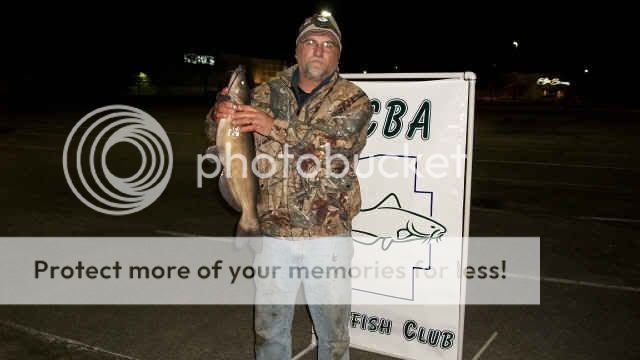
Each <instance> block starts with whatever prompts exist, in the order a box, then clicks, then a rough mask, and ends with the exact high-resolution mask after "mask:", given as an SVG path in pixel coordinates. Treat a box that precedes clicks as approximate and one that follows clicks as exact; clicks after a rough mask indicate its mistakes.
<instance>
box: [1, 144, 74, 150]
mask: <svg viewBox="0 0 640 360" xmlns="http://www.w3.org/2000/svg"><path fill="white" fill-rule="evenodd" d="M0 147H4V148H12V149H26V150H48V151H58V150H62V149H57V148H52V147H47V146H37V145H13V144H0Z"/></svg>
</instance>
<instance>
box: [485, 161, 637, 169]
mask: <svg viewBox="0 0 640 360" xmlns="http://www.w3.org/2000/svg"><path fill="white" fill-rule="evenodd" d="M475 162H479V163H495V164H511V165H534V166H555V167H573V168H583V169H606V170H627V171H640V169H639V168H628V167H616V166H598V165H581V164H562V163H550V162H538V161H511V160H490V159H483V160H475Z"/></svg>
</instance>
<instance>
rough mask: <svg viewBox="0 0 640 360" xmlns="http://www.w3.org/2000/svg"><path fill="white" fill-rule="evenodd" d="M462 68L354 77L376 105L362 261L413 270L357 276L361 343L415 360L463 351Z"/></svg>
mask: <svg viewBox="0 0 640 360" xmlns="http://www.w3.org/2000/svg"><path fill="white" fill-rule="evenodd" d="M457 75H458V76H457V78H456V76H448V77H449V78H446V79H434V80H426V79H425V80H397V79H396V80H393V79H390V80H389V81H381V80H380V77H381V76H380V75H371V77H372V78H373V79H371V78H369V79H367V78H366V77H365V78H363V77H358V80H356V79H353V80H354V81H355V82H356V83H357V84H358V85H359V86H360V87H361V88H362V89H363V90H364V91H365V92H366V93H367V95H368V96H369V98H370V99H371V102H372V106H373V107H374V111H375V114H374V116H373V119H372V122H371V123H370V126H369V137H368V141H367V146H366V147H365V149H364V151H363V153H362V154H361V157H360V160H359V163H358V175H359V177H360V179H361V180H360V181H361V189H362V197H363V203H362V210H361V213H360V214H359V215H358V216H357V217H356V218H355V220H354V224H353V236H354V239H355V241H356V243H355V255H354V259H353V266H354V267H356V268H366V266H367V265H370V266H371V267H372V268H374V269H377V270H378V271H381V272H384V270H385V269H387V270H389V269H393V270H389V271H394V272H395V273H398V272H404V273H405V274H407V276H404V277H403V279H402V280H399V279H398V277H394V276H391V277H385V276H384V274H380V276H375V277H371V276H363V277H358V276H354V279H353V307H352V314H351V321H350V326H351V342H352V346H354V347H356V348H361V349H366V350H369V351H374V352H378V353H382V354H387V355H390V356H396V357H401V358H407V359H457V358H461V356H462V335H463V318H464V304H463V303H462V304H461V299H464V285H465V283H464V278H465V277H464V276H460V272H461V269H463V268H464V266H465V264H466V253H465V251H466V247H467V246H466V236H468V234H467V233H466V232H467V230H466V229H468V224H467V223H466V222H465V221H468V209H469V205H470V204H469V203H467V201H468V199H469V196H468V195H469V191H470V186H471V184H470V170H471V158H470V154H468V153H467V152H468V151H470V149H472V137H471V136H469V134H470V133H472V121H473V117H472V115H473V112H472V109H471V112H470V105H471V106H473V86H474V82H472V81H469V80H466V79H465V76H463V75H464V74H457ZM471 75H472V74H471ZM376 76H377V77H376ZM385 76H387V77H388V76H392V75H391V74H386V75H383V76H382V77H385ZM345 77H347V78H349V76H348V75H347V76H345ZM420 77H423V76H415V78H420ZM424 77H427V78H433V77H435V76H433V75H432V76H429V74H426V76H424ZM471 78H474V77H473V76H471ZM374 79H375V80H374ZM385 80H386V79H385ZM470 115H471V116H470ZM462 302H464V301H462ZM382 303H386V304H387V305H380V304H382ZM366 304H370V305H366Z"/></svg>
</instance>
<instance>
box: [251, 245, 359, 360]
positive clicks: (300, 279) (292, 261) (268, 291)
mask: <svg viewBox="0 0 640 360" xmlns="http://www.w3.org/2000/svg"><path fill="white" fill-rule="evenodd" d="M352 257H353V240H352V239H351V237H350V236H337V237H331V238H317V239H304V240H281V239H274V238H265V239H264V241H263V244H262V250H261V251H260V252H259V253H257V254H256V258H255V260H254V266H272V267H277V266H279V267H280V268H279V269H278V272H277V274H278V275H277V276H274V277H269V278H267V279H260V280H256V282H255V284H256V306H255V332H256V359H257V360H284V359H291V355H292V354H291V323H292V320H293V314H294V306H295V301H296V295H297V293H298V289H299V287H300V285H303V288H304V294H305V298H306V303H307V304H308V306H309V312H310V313H311V319H312V321H313V325H314V328H315V332H316V336H317V339H318V359H319V360H349V327H348V320H349V316H350V312H351V279H350V277H349V272H348V269H349V267H350V265H351V259H352ZM314 269H316V270H318V269H320V270H318V271H316V272H314V271H312V270H314ZM334 270H335V271H334Z"/></svg>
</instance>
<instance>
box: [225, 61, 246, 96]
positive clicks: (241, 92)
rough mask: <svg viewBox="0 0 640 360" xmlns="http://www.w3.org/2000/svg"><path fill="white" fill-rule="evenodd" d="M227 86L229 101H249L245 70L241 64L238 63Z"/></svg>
mask: <svg viewBox="0 0 640 360" xmlns="http://www.w3.org/2000/svg"><path fill="white" fill-rule="evenodd" d="M228 88H229V97H230V98H231V101H233V102H234V103H236V104H242V105H244V104H247V103H248V102H249V91H250V89H249V83H248V82H247V70H246V69H245V67H244V66H243V65H238V67H237V68H236V69H235V70H234V71H233V73H232V74H231V78H230V80H229V86H228Z"/></svg>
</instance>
